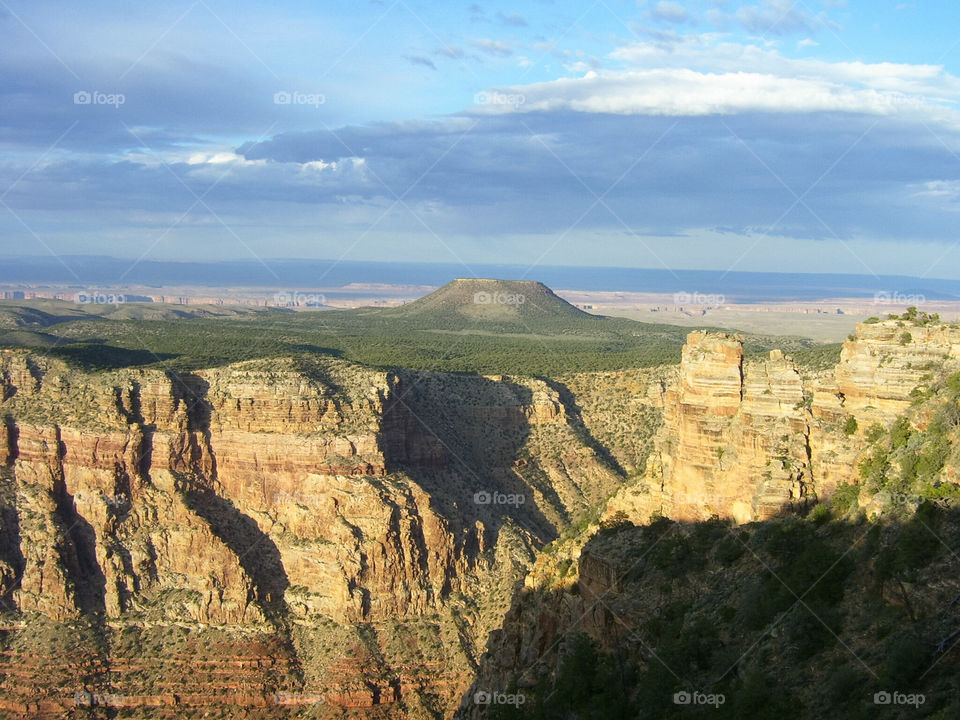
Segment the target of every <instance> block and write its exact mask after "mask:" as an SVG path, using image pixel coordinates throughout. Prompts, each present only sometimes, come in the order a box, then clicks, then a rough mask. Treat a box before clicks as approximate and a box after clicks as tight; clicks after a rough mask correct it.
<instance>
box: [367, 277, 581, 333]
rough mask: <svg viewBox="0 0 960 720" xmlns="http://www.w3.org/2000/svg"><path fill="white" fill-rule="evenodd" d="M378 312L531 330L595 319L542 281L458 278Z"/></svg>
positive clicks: (434, 321)
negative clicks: (488, 323) (494, 324)
mask: <svg viewBox="0 0 960 720" xmlns="http://www.w3.org/2000/svg"><path fill="white" fill-rule="evenodd" d="M381 312H382V313H383V314H384V315H387V316H390V315H396V316H403V317H407V318H418V319H421V320H422V321H423V322H425V323H429V324H431V325H433V326H435V327H446V326H448V325H450V324H451V323H460V324H462V323H463V321H464V320H468V321H473V322H479V323H483V322H494V323H504V322H507V323H516V324H517V325H519V326H523V325H524V324H526V325H529V326H532V327H536V325H537V324H538V323H543V322H550V321H554V322H555V321H557V320H568V321H570V320H584V319H593V320H597V318H596V317H595V316H593V315H590V314H589V313H586V312H584V311H582V310H580V309H578V308H576V307H574V306H573V305H571V304H570V303H568V302H567V301H566V300H564V299H562V298H560V297H558V296H557V295H556V294H555V293H554V292H553V290H551V289H550V288H548V287H547V286H546V285H544V284H543V283H541V282H536V281H533V280H497V279H493V278H457V279H456V280H452V281H451V282H449V283H447V284H446V285H444V286H443V287H441V288H438V289H437V290H435V291H434V292H432V293H430V294H429V295H427V296H425V297H422V298H420V299H418V300H414V301H413V302H411V303H408V304H406V305H403V306H401V307H397V308H390V309H388V310H383V311H381ZM532 327H531V329H532Z"/></svg>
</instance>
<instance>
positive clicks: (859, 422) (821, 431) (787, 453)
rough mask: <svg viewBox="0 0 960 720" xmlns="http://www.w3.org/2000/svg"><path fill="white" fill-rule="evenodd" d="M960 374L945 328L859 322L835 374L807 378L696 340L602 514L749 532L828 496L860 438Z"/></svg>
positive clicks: (782, 362)
mask: <svg viewBox="0 0 960 720" xmlns="http://www.w3.org/2000/svg"><path fill="white" fill-rule="evenodd" d="M958 364H960V330H958V329H956V328H951V327H949V326H945V325H920V324H916V323H911V322H904V321H900V320H885V321H881V322H876V323H872V324H871V323H861V324H859V325H858V326H857V331H856V334H855V336H854V337H853V338H852V339H850V340H848V341H847V342H845V343H844V345H843V350H842V352H841V357H840V362H839V363H838V364H837V366H836V367H835V368H834V369H833V371H832V372H827V373H819V374H810V375H807V376H806V377H805V376H804V375H803V374H802V373H801V371H800V369H799V368H798V367H797V366H796V365H795V364H794V363H793V361H792V360H791V359H790V358H789V357H788V356H785V355H784V354H783V353H781V352H780V351H777V350H774V351H771V352H770V353H769V357H767V358H763V359H745V358H744V354H743V345H742V342H741V341H740V340H739V339H738V338H737V337H734V336H731V335H727V334H711V333H705V332H701V331H697V332H692V333H690V335H689V336H688V338H687V343H686V345H685V346H684V349H683V360H682V362H681V364H680V366H679V368H677V369H676V371H675V373H674V374H673V376H672V377H670V378H668V380H667V382H666V387H665V392H664V400H663V403H664V422H663V429H662V430H661V431H660V433H659V434H658V436H657V438H656V440H655V446H656V449H655V451H654V452H653V453H652V454H651V456H650V458H649V460H648V466H647V471H646V475H645V477H644V478H643V480H642V481H641V482H640V483H638V484H636V485H633V486H630V487H625V488H623V489H622V490H621V491H620V492H619V493H618V494H617V495H616V497H614V498H613V499H612V500H611V502H610V503H609V504H608V508H607V512H606V516H607V517H610V516H612V515H613V514H614V513H616V512H618V511H619V512H624V513H626V514H627V515H628V516H629V517H630V518H631V519H632V520H634V522H646V521H647V520H648V519H649V517H650V515H651V514H652V513H661V514H663V515H666V516H669V517H672V518H675V519H679V520H696V519H705V518H709V517H710V516H711V515H713V514H718V515H720V516H721V517H731V518H733V519H735V520H736V521H738V522H747V521H751V520H762V519H765V518H768V517H771V516H772V515H775V514H776V513H778V512H779V511H780V510H781V509H782V508H784V507H786V506H789V505H791V504H796V503H800V502H804V501H805V500H808V499H811V498H813V497H817V496H824V495H829V494H830V493H832V492H833V490H834V489H835V488H836V486H837V484H838V482H849V481H850V480H851V479H853V477H854V475H853V473H854V465H855V462H856V459H857V456H858V453H859V452H860V450H862V448H863V446H864V441H863V433H864V431H865V430H867V429H868V428H869V427H870V426H872V425H875V424H878V425H881V426H884V425H887V424H889V423H890V422H891V421H892V420H893V419H894V418H895V417H897V415H899V414H900V413H901V412H902V411H903V410H904V409H906V408H907V407H909V405H910V402H911V393H912V392H914V390H915V389H916V388H918V387H920V386H921V385H923V383H924V382H926V381H928V380H929V379H930V378H932V376H933V373H934V372H939V371H941V369H944V368H949V367H954V366H958ZM851 418H852V419H853V421H851ZM854 421H855V422H854Z"/></svg>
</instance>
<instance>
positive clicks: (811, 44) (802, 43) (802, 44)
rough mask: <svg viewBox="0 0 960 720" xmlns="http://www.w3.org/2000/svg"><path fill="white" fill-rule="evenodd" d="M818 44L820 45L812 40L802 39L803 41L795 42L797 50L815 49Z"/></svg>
mask: <svg viewBox="0 0 960 720" xmlns="http://www.w3.org/2000/svg"><path fill="white" fill-rule="evenodd" d="M819 44H820V43H818V42H817V41H816V40H814V39H813V38H803V40H800V41H798V42H797V47H798V48H808V47H817V46H818V45H819Z"/></svg>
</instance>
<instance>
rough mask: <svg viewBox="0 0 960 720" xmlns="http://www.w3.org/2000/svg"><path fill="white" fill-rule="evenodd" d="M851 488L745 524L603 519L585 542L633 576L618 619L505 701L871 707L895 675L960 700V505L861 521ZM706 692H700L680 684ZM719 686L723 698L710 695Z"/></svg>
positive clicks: (525, 713)
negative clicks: (690, 697) (946, 603)
mask: <svg viewBox="0 0 960 720" xmlns="http://www.w3.org/2000/svg"><path fill="white" fill-rule="evenodd" d="M848 487H855V486H848ZM838 496H840V497H842V498H843V499H844V501H846V502H848V501H849V500H850V499H851V498H854V499H855V494H854V493H852V492H850V491H849V490H841V492H840V493H838ZM839 504H842V502H841V503H837V502H834V503H833V506H832V507H831V506H828V505H818V506H815V508H814V509H813V511H811V512H810V513H808V515H807V516H806V517H801V516H796V515H794V516H784V517H781V518H776V519H773V520H769V521H765V522H762V523H753V524H750V525H747V526H742V527H740V528H736V527H733V526H731V525H730V524H728V523H726V522H723V521H721V520H718V519H713V520H708V521H705V522H699V523H694V524H692V525H681V524H679V523H675V522H673V521H671V520H669V519H666V518H656V519H654V520H653V522H652V524H651V525H649V526H646V527H632V526H630V525H629V524H624V525H622V526H620V527H619V529H618V530H617V532H616V533H615V534H612V533H610V532H600V533H598V534H596V535H595V536H594V537H593V538H592V539H591V540H590V541H589V542H588V544H587V547H586V548H585V550H586V551H587V552H588V553H589V554H590V556H591V557H594V558H597V559H598V560H602V562H603V563H604V565H605V566H607V567H609V571H610V573H611V577H617V578H622V580H618V582H617V584H616V585H615V586H613V587H611V589H610V591H609V592H608V593H607V594H606V595H605V598H604V607H605V608H606V609H608V610H609V613H608V616H609V617H610V618H611V619H610V624H609V626H608V627H606V628H601V629H599V630H594V631H591V632H590V634H589V635H588V634H584V633H583V632H581V631H580V630H579V628H573V629H571V631H570V632H569V634H568V635H566V636H565V637H563V638H562V639H560V642H558V647H559V648H560V649H559V651H558V657H557V660H556V665H554V660H552V659H550V660H549V661H547V662H544V663H542V664H541V665H540V666H538V667H539V668H540V670H541V672H540V673H539V674H537V675H536V676H535V678H534V682H535V685H534V686H533V687H532V688H522V689H520V690H517V689H516V688H512V689H511V690H510V692H523V693H524V694H525V702H524V704H523V705H522V706H520V707H519V708H512V707H501V708H498V709H497V712H498V714H495V715H494V714H491V717H499V718H521V717H522V718H535V719H536V718H557V717H570V718H601V717H614V718H630V720H634V719H641V718H683V717H690V716H693V717H701V716H702V717H716V718H731V719H732V718H741V717H751V718H753V717H758V718H771V720H779V719H780V718H784V717H797V718H818V717H851V718H863V719H864V720H866V718H869V717H872V716H873V714H874V713H875V712H876V707H875V706H874V705H873V703H872V698H873V694H874V693H876V692H879V691H881V690H889V691H892V690H894V689H896V690H899V691H901V692H922V693H924V694H925V696H926V704H925V705H924V710H925V716H931V717H948V716H950V712H951V710H952V709H953V708H954V705H953V703H954V702H955V700H954V698H955V695H956V692H957V690H958V689H960V681H958V680H957V676H956V672H955V671H956V664H955V663H956V661H955V660H953V659H952V658H951V656H949V655H939V654H938V653H937V652H936V650H935V647H936V644H937V642H938V641H940V640H941V639H942V638H944V637H946V636H947V635H949V633H950V632H952V631H953V629H955V623H954V622H953V619H952V615H951V613H950V612H949V611H943V610H942V609H941V608H940V607H939V603H940V601H939V599H938V598H939V597H940V596H941V595H945V596H947V598H948V600H949V598H952V597H953V596H954V595H955V594H956V589H957V588H956V587H951V588H942V587H940V588H939V589H937V587H933V586H931V585H930V583H931V581H934V582H935V584H936V585H938V586H939V585H940V583H948V582H949V583H952V585H956V583H955V582H953V581H952V580H950V578H952V577H953V574H952V571H950V570H944V569H940V570H937V569H936V567H937V566H936V562H937V561H938V559H940V558H946V557H948V555H949V551H948V550H946V548H944V547H943V543H946V544H947V545H950V546H951V547H952V546H954V545H955V543H956V542H957V540H960V516H958V515H957V514H956V513H955V512H950V511H945V510H942V509H938V508H934V507H930V508H928V509H927V510H924V511H923V514H922V515H921V516H918V517H917V518H915V519H914V520H913V521H910V522H900V521H891V522H886V521H884V522H877V523H875V524H871V523H866V522H865V521H864V520H856V521H854V522H850V521H847V520H843V519H842V518H841V515H842V513H838V512H836V511H837V510H838V508H837V506H838V505H839ZM924 526H927V527H929V528H932V529H933V531H934V533H935V534H934V533H931V532H929V530H924ZM921 531H923V532H921ZM924 536H926V537H924ZM938 538H942V539H943V543H941V542H940V540H939V539H938ZM934 543H937V544H940V545H941V548H940V549H935V548H934V547H933V545H934ZM698 557H699V559H697V558H698ZM638 558H643V559H644V561H643V562H638V561H637V559H638ZM713 560H716V561H717V562H716V563H714V562H713ZM551 592H553V593H557V592H560V591H557V590H554V591H551ZM561 604H562V603H561ZM574 617H577V616H574ZM597 632H600V633H602V635H603V644H602V645H601V644H600V643H599V642H598V640H597V639H596V638H597V635H596V633H597ZM864 638H867V639H868V640H867V641H865V640H864ZM939 661H942V662H939ZM551 667H557V668H559V670H558V671H557V672H556V673H555V674H553V673H551V672H550V671H549V668H551ZM693 692H699V693H700V694H701V695H700V698H701V705H700V706H699V707H695V706H693V705H685V704H683V703H682V702H681V703H678V702H676V701H675V700H674V696H675V694H676V693H681V694H682V693H693ZM711 696H712V697H716V698H719V697H721V696H722V698H723V700H722V702H718V703H717V704H715V705H709V704H703V703H702V700H703V698H706V697H711ZM930 713H933V715H931V714H930ZM937 713H942V714H937Z"/></svg>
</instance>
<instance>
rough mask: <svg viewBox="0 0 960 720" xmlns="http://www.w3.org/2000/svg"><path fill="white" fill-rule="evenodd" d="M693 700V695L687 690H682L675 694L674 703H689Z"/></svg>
mask: <svg viewBox="0 0 960 720" xmlns="http://www.w3.org/2000/svg"><path fill="white" fill-rule="evenodd" d="M692 701H693V697H692V696H691V695H690V693H688V692H687V691H686V690H681V691H680V692H675V693H674V694H673V704H674V705H689V704H690V703H691V702H692Z"/></svg>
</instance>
